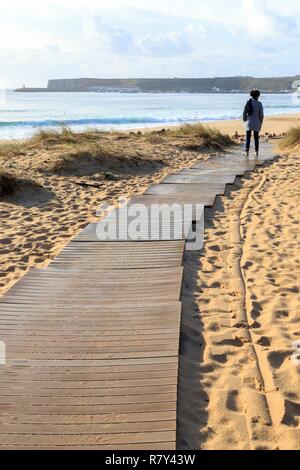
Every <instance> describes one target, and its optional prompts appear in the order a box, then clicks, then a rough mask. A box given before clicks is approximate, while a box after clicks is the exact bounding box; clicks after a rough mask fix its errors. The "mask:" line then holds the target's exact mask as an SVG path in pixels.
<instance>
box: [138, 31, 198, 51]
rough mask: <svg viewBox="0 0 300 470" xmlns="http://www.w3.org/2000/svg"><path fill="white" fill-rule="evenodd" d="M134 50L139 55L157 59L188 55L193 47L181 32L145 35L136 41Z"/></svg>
mask: <svg viewBox="0 0 300 470" xmlns="http://www.w3.org/2000/svg"><path fill="white" fill-rule="evenodd" d="M136 48H137V52H138V53H139V54H142V55H150V56H157V57H159V56H161V57H170V56H174V55H177V54H180V55H182V54H189V53H190V52H192V50H193V46H192V45H191V44H190V42H189V40H188V38H187V35H186V34H185V33H184V32H183V31H178V32H177V31H171V32H167V33H157V34H155V35H153V34H146V35H145V36H143V37H141V38H139V39H138V40H137V43H136Z"/></svg>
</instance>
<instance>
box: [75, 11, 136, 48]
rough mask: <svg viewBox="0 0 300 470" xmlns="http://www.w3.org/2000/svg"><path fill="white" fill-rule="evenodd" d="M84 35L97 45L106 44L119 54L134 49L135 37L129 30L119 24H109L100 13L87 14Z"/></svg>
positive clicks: (100, 46) (99, 46)
mask: <svg viewBox="0 0 300 470" xmlns="http://www.w3.org/2000/svg"><path fill="white" fill-rule="evenodd" d="M83 33H84V36H85V37H86V38H87V39H88V40H90V41H91V42H92V43H95V45H96V47H98V48H103V46H105V47H106V48H108V49H109V50H111V51H112V52H115V53H117V54H126V53H129V52H130V51H131V50H132V47H133V39H132V36H131V34H130V32H129V31H127V30H126V29H124V28H121V27H119V26H114V25H109V24H107V23H106V22H105V21H103V19H102V18H101V17H100V16H99V15H87V16H86V18H85V20H84V27H83Z"/></svg>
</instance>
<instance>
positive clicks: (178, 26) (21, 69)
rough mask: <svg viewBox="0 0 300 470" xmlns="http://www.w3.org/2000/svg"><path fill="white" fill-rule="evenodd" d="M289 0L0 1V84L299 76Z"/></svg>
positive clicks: (297, 33) (295, 9)
mask: <svg viewBox="0 0 300 470" xmlns="http://www.w3.org/2000/svg"><path fill="white" fill-rule="evenodd" d="M299 39H300V1H299V0H286V1H283V0H226V1H225V0H168V1H163V0H39V1H38V0H26V1H24V0H22V1H17V0H9V1H4V0H0V88H1V85H2V87H3V86H5V87H8V88H10V87H17V86H22V85H23V84H26V86H46V85H47V81H48V79H50V78H52V79H53V78H77V77H95V78H131V77H138V78H141V77H157V78H164V77H212V76H219V77H222V76H233V75H250V76H257V77H262V76H266V77H268V76H286V75H296V74H300V63H299Z"/></svg>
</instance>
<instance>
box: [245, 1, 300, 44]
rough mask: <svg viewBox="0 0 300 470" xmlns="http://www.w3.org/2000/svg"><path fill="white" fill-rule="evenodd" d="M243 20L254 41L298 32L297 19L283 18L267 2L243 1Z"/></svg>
mask: <svg viewBox="0 0 300 470" xmlns="http://www.w3.org/2000/svg"><path fill="white" fill-rule="evenodd" d="M243 18H244V25H245V27H246V29H247V32H248V33H249V34H250V36H252V37H253V38H254V39H256V38H257V39H265V38H273V39H276V38H278V37H279V36H281V35H282V34H286V33H289V34H292V33H295V32H296V31H298V23H297V21H296V20H295V18H293V17H290V16H283V15H281V14H279V13H278V12H276V11H275V10H274V9H271V8H270V7H269V6H268V2H267V0H243Z"/></svg>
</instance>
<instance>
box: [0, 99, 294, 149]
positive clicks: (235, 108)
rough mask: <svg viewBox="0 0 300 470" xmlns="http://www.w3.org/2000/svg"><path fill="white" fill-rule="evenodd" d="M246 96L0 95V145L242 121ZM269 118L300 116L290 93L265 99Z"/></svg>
mask: <svg viewBox="0 0 300 470" xmlns="http://www.w3.org/2000/svg"><path fill="white" fill-rule="evenodd" d="M247 97H248V95H246V94H237V93H234V94H223V93H219V94H202V93H201V94H190V93H136V94H135V93H133V94H131V93H130V94H127V93H16V92H13V91H6V92H2V93H0V140H1V139H19V138H24V137H29V136H31V135H32V134H34V132H36V130H38V129H42V128H59V127H60V126H62V125H66V126H68V127H70V128H72V129H74V130H82V129H86V128H98V129H130V128H131V129H134V128H137V127H148V126H149V127H150V126H158V125H161V126H166V125H168V124H176V123H178V124H182V123H193V122H198V121H202V122H206V121H218V120H224V119H239V118H241V115H242V110H243V106H244V103H245V102H246V100H247ZM261 100H262V102H263V104H264V107H265V114H266V115H277V114H284V113H294V112H299V113H300V99H298V100H297V99H293V96H292V95H289V94H266V95H263V96H262V97H261Z"/></svg>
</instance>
